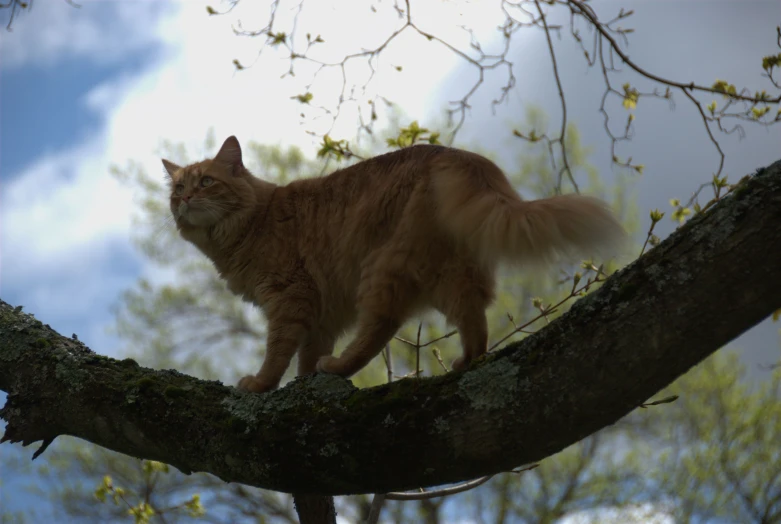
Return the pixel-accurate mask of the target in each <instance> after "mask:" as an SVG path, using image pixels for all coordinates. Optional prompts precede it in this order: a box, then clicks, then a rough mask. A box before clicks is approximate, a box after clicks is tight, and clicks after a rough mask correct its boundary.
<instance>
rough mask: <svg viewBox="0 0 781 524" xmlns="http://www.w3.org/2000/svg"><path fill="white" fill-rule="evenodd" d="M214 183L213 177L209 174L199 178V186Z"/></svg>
mask: <svg viewBox="0 0 781 524" xmlns="http://www.w3.org/2000/svg"><path fill="white" fill-rule="evenodd" d="M213 183H214V179H213V178H212V177H210V176H205V177H203V178H202V179H201V187H209V186H210V185H212V184H213Z"/></svg>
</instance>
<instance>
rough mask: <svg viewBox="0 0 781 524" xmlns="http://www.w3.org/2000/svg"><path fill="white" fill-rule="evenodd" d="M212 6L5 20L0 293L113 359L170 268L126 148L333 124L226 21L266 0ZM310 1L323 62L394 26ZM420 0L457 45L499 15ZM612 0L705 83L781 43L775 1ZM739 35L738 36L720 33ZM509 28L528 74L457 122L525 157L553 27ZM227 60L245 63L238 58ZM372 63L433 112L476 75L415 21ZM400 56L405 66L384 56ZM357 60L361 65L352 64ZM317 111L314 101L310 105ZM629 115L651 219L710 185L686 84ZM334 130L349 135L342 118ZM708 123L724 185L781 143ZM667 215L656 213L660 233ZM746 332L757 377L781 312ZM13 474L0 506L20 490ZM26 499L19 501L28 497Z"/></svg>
mask: <svg viewBox="0 0 781 524" xmlns="http://www.w3.org/2000/svg"><path fill="white" fill-rule="evenodd" d="M207 5H213V6H214V7H215V8H219V7H220V5H219V4H218V3H216V2H215V3H213V4H212V3H210V2H203V1H196V0H190V1H186V2H184V1H180V2H173V1H171V2H151V1H141V0H138V1H130V0H126V1H95V0H93V1H83V2H81V7H80V8H74V7H72V6H70V5H69V4H67V3H66V2H64V1H58V0H50V1H47V2H42V1H39V2H35V3H34V4H33V8H32V10H31V11H30V12H26V13H22V14H21V15H20V16H19V17H18V18H17V19H16V21H15V25H14V28H13V31H12V32H3V34H0V297H2V299H3V300H5V301H6V302H9V303H10V304H12V305H23V306H24V307H25V310H26V311H29V312H32V313H34V314H35V315H36V317H37V318H39V319H41V320H43V321H44V322H46V323H48V324H50V325H51V326H52V327H53V328H54V329H56V330H58V331H60V332H61V333H64V334H68V335H69V334H71V333H77V334H78V336H79V338H80V339H81V340H83V341H84V342H85V343H86V344H87V345H88V346H90V347H91V348H93V349H95V350H96V351H98V352H99V353H102V354H106V355H116V354H117V348H118V346H119V344H118V341H117V340H116V339H115V338H113V337H112V335H110V334H109V333H108V332H107V328H108V327H110V325H111V322H112V320H113V316H112V314H111V307H112V305H114V304H116V303H117V300H118V298H119V296H120V294H121V292H122V291H123V290H125V289H127V288H129V287H131V286H132V285H133V283H134V282H135V281H136V280H137V279H138V278H139V277H141V276H146V277H150V278H153V279H155V278H157V279H162V278H166V277H165V276H164V275H161V274H160V273H158V272H157V271H158V270H157V269H156V268H155V267H153V266H152V265H150V264H149V263H148V262H147V261H146V260H144V258H143V257H141V256H140V254H139V253H138V252H137V250H136V248H135V247H134V246H133V244H132V242H131V235H132V227H133V225H132V221H131V217H132V214H133V211H134V209H135V201H134V198H135V196H134V194H133V191H132V190H131V189H129V188H128V187H127V186H125V185H122V184H121V183H119V182H118V181H116V180H115V179H114V178H113V177H112V176H111V175H110V173H109V168H110V166H111V165H112V164H119V165H123V164H125V163H126V162H127V161H129V160H134V161H137V162H140V164H141V165H142V166H143V167H144V168H146V169H147V170H148V172H150V173H158V172H159V173H160V176H161V177H162V168H161V166H160V158H159V155H158V154H157V151H158V149H159V146H160V144H161V142H162V141H163V140H171V141H174V142H183V143H185V144H188V145H189V146H190V147H191V148H192V149H193V150H196V151H197V150H198V148H199V147H200V144H202V143H203V140H204V138H205V137H206V134H207V132H208V131H209V129H213V130H214V132H215V136H216V137H217V139H218V141H221V140H222V138H223V137H227V136H229V135H231V134H235V135H237V136H238V137H239V139H240V140H241V141H242V142H245V141H249V140H255V141H258V142H262V143H279V144H283V145H298V146H300V147H302V148H303V149H304V151H306V152H311V153H313V152H314V151H315V140H314V139H313V138H312V137H311V136H310V135H308V134H307V133H306V131H307V130H308V129H312V128H313V127H314V128H315V129H322V127H319V128H318V126H323V125H325V123H326V122H327V120H320V121H315V122H312V121H311V120H307V121H306V122H305V123H303V124H302V119H301V117H300V116H299V115H300V113H301V112H302V106H301V105H300V104H299V103H298V102H296V101H294V100H291V96H292V95H294V94H298V93H303V92H304V91H305V90H306V84H307V75H306V73H307V69H306V68H305V67H304V68H301V69H300V70H299V71H298V74H297V75H296V77H286V78H280V77H281V76H282V75H283V74H284V73H285V71H286V70H287V62H286V61H285V60H282V59H281V58H280V55H278V54H274V53H265V52H264V53H263V54H260V55H258V49H259V48H260V44H261V42H260V40H259V39H257V38H255V39H253V38H241V37H237V36H235V35H234V33H233V31H232V30H231V28H232V25H234V24H236V23H237V21H238V20H241V21H242V23H243V24H244V27H246V28H253V27H255V26H260V25H262V24H261V23H260V21H262V20H265V18H264V17H266V16H267V2H253V3H250V2H247V1H245V2H242V3H241V4H239V7H238V8H237V9H236V10H235V11H234V12H232V13H231V14H230V15H227V16H224V17H214V16H208V14H207V12H206V6H207ZM311 5H312V7H311V10H307V11H306V15H305V16H303V17H302V19H301V20H300V21H299V23H300V24H301V27H303V28H308V27H312V28H313V29H312V33H313V35H314V34H316V33H322V35H323V38H324V39H325V40H326V42H327V43H328V52H327V53H325V54H324V55H323V57H324V59H333V58H335V57H337V56H339V54H340V53H343V52H344V51H345V50H353V51H354V50H355V49H356V48H358V47H360V46H364V47H368V46H370V45H376V44H377V43H379V42H380V41H381V40H382V39H383V38H384V37H383V36H382V35H384V34H387V31H388V28H389V25H388V24H397V23H398V22H397V20H396V19H395V18H394V17H393V15H392V9H391V7H392V6H391V4H390V3H389V2H384V3H380V4H377V5H378V6H380V8H379V12H377V13H373V12H371V10H370V5H371V3H368V2H361V1H360V0H349V1H343V2H340V3H339V8H338V9H337V8H336V7H334V3H333V2H319V3H313V4H311ZM413 6H417V7H415V9H416V10H415V11H414V14H413V16H414V17H415V18H416V20H417V21H418V23H419V25H420V26H421V27H424V28H427V29H430V30H432V31H435V30H436V31H437V34H438V35H442V36H444V37H445V38H448V39H450V40H452V41H457V42H461V43H463V42H464V38H466V37H465V34H464V33H463V32H462V31H461V30H459V29H458V28H457V26H458V24H460V23H469V24H470V25H471V26H473V27H474V28H475V29H476V34H477V35H478V36H479V37H482V36H485V35H487V34H489V33H490V32H491V31H492V30H493V28H494V27H495V25H496V24H497V23H498V21H499V20H500V19H499V18H498V11H496V10H491V9H489V8H487V7H483V6H478V5H477V3H475V2H466V3H465V2H444V3H443V2H440V1H434V0H421V1H420V2H418V3H414V2H413ZM620 6H624V7H626V8H634V9H635V11H636V14H635V16H634V17H633V18H632V19H631V22H628V23H627V25H630V26H632V27H635V28H636V31H635V33H634V34H633V35H632V36H631V46H630V56H631V57H632V59H634V60H636V61H637V62H638V63H641V64H644V65H646V66H647V68H648V69H649V70H653V71H654V72H656V73H658V74H661V75H665V76H668V77H671V78H676V79H681V80H687V81H688V80H693V81H697V82H701V83H705V84H710V83H712V82H713V81H714V80H715V79H716V78H729V79H730V80H731V81H733V82H734V83H736V84H738V85H743V84H745V85H747V86H749V87H750V88H751V89H752V90H756V89H762V88H765V87H766V84H765V83H763V80H762V78H761V77H760V73H761V69H760V67H759V65H758V64H759V62H760V60H761V56H763V55H764V54H769V53H771V52H778V50H777V49H775V47H774V46H775V24H777V23H778V20H779V19H781V17H780V16H779V15H781V9H780V8H779V7H778V4H777V2H773V1H770V0H769V1H759V0H757V1H753V2H728V1H718V2H700V1H689V2H672V1H661V2H654V3H649V2H645V3H643V2H621V3H617V2H613V1H605V2H600V3H599V9H603V8H604V12H605V13H613V12H615V11H617V10H618V8H619V7H620ZM345 13H347V14H349V16H347V15H346V14H345ZM0 15H2V16H6V15H5V14H3V13H0ZM291 16H292V11H290V10H287V9H286V10H280V12H279V13H278V17H279V19H280V20H282V23H284V20H285V19H286V17H287V19H288V20H289V19H290V17H291ZM346 17H347V18H349V19H350V23H349V24H348V23H347V18H346ZM2 21H3V20H2V19H0V22H2ZM359 21H360V22H359ZM562 21H566V20H562ZM729 34H733V35H740V38H737V37H736V38H723V37H722V36H723V35H729ZM720 35H721V36H720ZM516 36H517V38H516V39H515V44H514V48H513V52H512V54H511V57H512V60H513V62H514V64H515V74H516V77H517V85H516V87H515V88H514V89H513V90H512V91H511V92H510V96H509V101H508V103H507V104H505V105H503V106H500V107H499V109H498V110H497V112H496V114H495V115H494V114H492V112H491V109H490V100H491V99H492V98H494V97H496V96H497V93H498V89H499V86H500V85H501V83H502V81H503V78H502V77H501V73H498V74H491V75H489V76H488V77H487V80H486V82H485V84H484V85H483V86H482V87H481V89H480V90H479V91H478V92H477V94H476V95H475V97H474V99H473V101H472V109H471V111H470V113H469V116H468V118H467V121H466V123H465V125H464V128H463V132H462V135H461V140H462V141H463V142H465V143H478V144H480V145H482V146H483V147H486V148H490V149H493V150H495V151H496V152H497V154H498V155H499V157H500V158H502V159H504V160H505V161H511V159H512V158H514V155H517V152H518V150H519V145H518V143H517V142H514V139H513V138H512V137H511V136H510V133H509V129H511V128H512V126H514V125H516V124H517V123H518V122H521V121H523V115H524V111H525V108H526V107H527V105H528V104H537V105H539V106H541V107H543V108H544V109H545V110H546V111H547V112H548V113H549V115H550V118H551V122H552V123H556V122H557V118H558V115H559V111H560V109H559V99H558V96H557V93H556V86H555V83H554V82H553V77H552V75H551V69H550V67H551V66H550V60H549V58H548V55H547V53H548V50H547V46H546V44H545V41H544V39H543V38H542V34H541V33H540V32H539V31H537V32H533V31H522V32H519V33H518V34H517V35H516ZM494 44H496V43H494ZM555 45H556V49H557V53H558V59H559V66H560V70H561V73H562V81H563V83H564V87H565V91H566V93H567V98H568V116H569V118H570V120H571V121H573V122H575V123H576V124H577V125H578V126H579V128H580V129H581V131H582V133H583V136H584V140H585V142H586V143H587V144H588V145H590V146H592V147H593V148H594V154H593V156H592V158H591V160H592V162H594V163H595V164H596V165H597V166H598V167H599V168H600V170H601V171H602V172H604V173H605V174H606V175H607V176H608V177H609V176H610V173H611V167H610V163H609V158H610V157H609V153H608V149H607V145H608V142H607V140H606V136H605V134H604V131H603V128H602V125H603V124H602V116H601V115H600V114H599V112H598V111H597V108H598V105H599V97H600V96H601V92H602V85H601V83H600V82H601V76H600V74H599V71H598V70H596V69H589V68H587V67H586V65H585V63H584V61H583V60H582V56H581V52H580V51H579V50H578V48H577V47H576V46H575V45H574V44H572V42H571V39H569V38H568V37H567V35H566V32H564V33H563V34H562V38H561V40H560V41H556V42H555ZM486 50H487V51H490V50H489V49H488V48H486ZM774 50H775V51H774ZM329 53H330V55H329ZM234 59H237V60H239V61H240V63H242V64H245V65H249V64H253V67H251V68H248V69H245V70H243V71H239V72H237V71H236V68H235V67H234V65H233V64H232V61H233V60H234ZM381 63H382V64H383V69H381V70H380V71H379V72H378V74H377V77H376V78H375V80H374V87H372V88H370V90H369V95H371V94H372V93H374V92H377V93H380V94H385V95H389V96H391V97H392V98H393V99H394V101H396V102H397V103H398V104H399V105H400V107H402V108H403V110H404V111H405V112H406V114H408V115H412V116H413V117H414V118H418V119H420V120H421V121H422V122H424V123H425V122H426V121H429V122H433V121H435V120H436V119H437V118H439V116H440V115H441V112H442V109H443V108H444V107H446V103H447V101H449V100H454V99H458V98H461V96H463V94H464V91H465V88H466V89H468V87H469V86H470V85H471V84H470V82H472V81H473V78H474V76H473V75H474V74H475V71H474V70H473V69H472V68H470V67H469V66H468V65H466V64H464V63H463V62H462V61H460V60H459V59H458V58H457V57H456V56H455V55H453V54H452V53H450V52H448V51H447V50H446V49H443V48H442V47H441V46H438V45H436V42H431V43H429V42H426V41H425V39H423V38H422V37H420V36H419V35H418V36H415V35H413V34H411V33H410V34H405V35H402V37H401V38H399V39H398V40H397V41H396V42H394V44H393V45H392V46H389V47H388V48H387V50H386V53H385V54H384V55H383V56H382V62H381ZM399 64H403V70H402V71H397V70H396V69H395V68H394V67H393V66H395V65H399ZM348 72H349V73H350V74H356V75H365V74H366V73H367V71H366V70H365V69H361V68H360V67H359V66H355V68H352V69H350V70H349V71H348ZM624 81H630V82H633V83H637V84H638V85H641V86H642V85H644V84H643V83H642V82H641V81H640V80H638V78H637V77H636V75H631V74H627V75H626V76H625V77H618V79H617V80H616V81H615V84H616V85H617V86H620V85H621V83H622V82H624ZM318 82H319V83H318V84H316V87H315V88H313V93H314V95H315V97H316V98H317V100H323V101H325V102H328V101H329V100H333V99H334V97H336V96H338V92H339V87H340V86H339V75H338V74H337V73H335V72H331V73H329V72H327V71H326V72H325V74H324V75H323V76H322V77H321V78H320V80H319V81H318ZM312 111H313V110H311V109H308V108H307V109H306V112H308V113H309V117H311V116H312V115H313V114H314V113H313V112H312ZM614 114H615V115H616V118H617V119H619V118H621V119H623V118H625V113H621V112H620V111H616V112H615V113H614ZM346 115H347V117H349V116H350V113H349V112H348V113H346ZM636 117H637V119H636V122H637V131H636V134H635V137H634V139H633V141H632V143H631V144H629V145H628V146H627V147H625V148H624V149H621V154H622V155H624V156H628V155H632V156H634V159H635V161H636V162H640V163H643V164H645V166H646V169H645V172H644V174H643V175H642V177H638V179H637V181H636V182H635V184H634V186H633V189H634V191H635V193H636V194H637V198H638V203H639V207H640V209H641V210H642V213H643V214H642V215H641V217H642V218H643V219H645V217H646V216H647V210H648V209H651V208H655V207H658V208H660V209H662V210H664V211H669V204H668V200H669V199H670V198H673V197H678V198H681V199H685V198H687V197H688V195H690V194H691V192H692V191H693V190H694V189H696V187H697V186H698V185H699V184H701V183H703V182H706V181H708V180H709V179H710V176H711V173H712V172H713V171H714V170H715V168H716V165H717V162H718V158H717V156H716V155H715V154H714V151H713V147H712V145H711V144H710V143H709V142H708V140H707V135H706V134H705V131H704V129H703V128H702V123H701V122H700V121H699V120H698V116H697V114H696V112H695V111H694V110H693V108H692V107H691V106H690V105H689V104H687V103H686V100H685V99H684V98H683V97H681V96H680V95H678V96H677V98H676V107H675V109H674V110H670V108H669V107H668V105H667V103H666V102H663V101H645V100H641V103H640V104H639V106H638V108H637V110H636ZM332 135H333V136H335V137H346V138H349V137H351V136H352V127H351V123H350V120H349V118H345V119H344V120H343V122H342V124H341V125H337V126H336V127H335V128H334V130H333V131H332ZM717 138H719V140H720V142H721V144H722V147H723V149H724V150H725V152H726V153H727V161H726V166H725V173H727V174H728V176H729V177H730V180H735V179H737V178H739V177H741V176H742V175H744V174H748V173H751V172H753V171H754V169H756V168H757V167H761V166H764V165H767V164H769V163H771V162H772V161H775V160H778V159H779V158H781V147H780V146H781V127H774V128H758V127H756V126H751V125H748V126H746V137H745V138H744V139H742V140H740V139H738V137H737V136H736V135H730V136H723V135H721V136H717ZM470 141H471V142H470ZM642 224H643V225H642V226H641V227H643V228H644V227H646V226H647V221H646V222H642ZM671 229H672V224H671V223H667V222H665V223H664V225H663V229H662V233H665V234H666V233H669V231H670V230H671ZM735 345H736V346H737V347H743V348H749V349H747V350H746V351H745V352H744V358H745V360H746V362H748V363H750V364H751V369H752V370H753V371H752V372H754V373H755V374H756V376H758V377H759V376H761V371H760V370H759V367H758V364H761V363H770V362H772V361H774V360H775V359H777V355H778V329H777V325H776V326H773V325H772V324H770V323H768V322H765V323H763V324H762V325H760V326H758V327H757V328H755V329H753V330H751V331H750V332H749V333H747V334H746V335H745V336H744V337H742V338H741V339H739V340H738V341H736V342H735ZM3 398H4V397H3V396H0V401H2V400H3ZM12 449H15V448H11V447H10V446H7V445H6V446H0V457H2V455H3V454H4V453H11V452H16V451H11V450H12ZM24 453H29V451H28V450H24ZM4 481H5V482H6V484H5V485H4V486H3V487H1V488H0V490H3V489H4V490H6V491H5V492H0V505H2V504H3V503H4V501H7V500H8V498H6V497H8V495H7V494H8V492H9V490H12V489H13V487H9V485H8V480H7V479H4ZM25 500H26V499H24V498H19V499H17V500H16V502H15V503H16V504H17V505H21V506H24V504H26V503H28V502H29V500H28V502H25Z"/></svg>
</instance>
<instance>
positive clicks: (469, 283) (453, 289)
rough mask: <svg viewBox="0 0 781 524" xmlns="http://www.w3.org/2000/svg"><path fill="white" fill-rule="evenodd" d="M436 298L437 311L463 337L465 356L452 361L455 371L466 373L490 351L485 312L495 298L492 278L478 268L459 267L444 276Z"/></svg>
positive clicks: (485, 271) (457, 265)
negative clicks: (468, 367)
mask: <svg viewBox="0 0 781 524" xmlns="http://www.w3.org/2000/svg"><path fill="white" fill-rule="evenodd" d="M433 298H434V305H435V307H436V308H437V309H438V310H439V311H441V312H442V313H443V314H444V315H445V318H447V321H448V323H450V324H452V325H454V326H455V327H456V329H457V330H458V334H459V336H460V337H461V347H462V350H463V353H462V355H461V356H460V357H458V358H457V359H455V361H453V364H452V367H453V370H456V371H458V370H461V369H465V368H466V367H467V366H468V365H469V364H470V362H472V361H473V360H475V359H477V358H479V357H481V356H482V355H484V354H485V353H486V351H487V348H488V321H487V319H486V316H485V310H486V309H487V308H488V306H489V305H490V304H491V302H492V301H493V298H494V279H493V275H492V274H491V273H490V272H489V271H487V270H482V269H479V268H477V267H470V266H466V265H464V266H460V264H456V265H455V267H453V268H450V270H446V271H445V272H443V274H442V275H441V277H440V279H439V282H438V283H437V285H436V287H435V289H434V297H433Z"/></svg>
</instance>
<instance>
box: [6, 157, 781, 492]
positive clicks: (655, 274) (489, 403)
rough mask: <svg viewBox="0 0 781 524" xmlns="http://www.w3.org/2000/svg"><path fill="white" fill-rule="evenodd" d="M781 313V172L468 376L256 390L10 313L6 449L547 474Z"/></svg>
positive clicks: (344, 484) (269, 466) (214, 463)
mask: <svg viewBox="0 0 781 524" xmlns="http://www.w3.org/2000/svg"><path fill="white" fill-rule="evenodd" d="M780 307H781V162H776V163H775V164H773V165H772V166H770V167H769V168H767V169H764V170H762V171H760V172H758V173H757V174H756V175H754V176H752V177H750V178H749V179H748V180H746V181H745V182H744V183H743V185H742V186H741V188H740V190H738V191H735V192H734V194H733V195H731V196H729V197H727V198H725V199H723V200H722V201H721V202H719V203H718V204H716V205H715V206H713V207H712V208H711V209H710V210H708V211H707V212H706V213H704V214H702V215H699V216H697V217H695V218H694V219H692V220H691V221H690V222H689V223H688V224H686V225H685V226H684V227H681V228H680V229H679V230H678V231H676V232H675V233H674V234H672V235H671V236H670V237H669V238H668V239H666V240H665V241H664V242H662V243H661V244H660V245H659V246H658V247H656V248H655V249H653V250H652V251H650V252H649V253H647V254H646V255H645V256H643V257H641V258H640V259H639V260H637V261H635V262H634V263H632V264H631V265H630V266H628V267H626V268H625V269H623V270H622V271H620V272H619V273H617V274H615V275H613V276H612V277H610V279H608V281H607V282H606V283H605V284H604V285H603V286H602V287H601V288H600V289H599V290H598V291H596V292H594V293H593V294H591V295H589V296H588V297H586V298H584V299H582V300H580V301H578V302H577V303H576V304H575V305H574V306H573V307H572V309H571V311H570V312H568V313H567V314H566V315H563V316H562V317H561V318H559V319H558V320H556V321H555V322H552V323H551V324H550V325H549V326H548V327H546V328H545V329H543V330H541V331H540V332H539V333H537V334H536V335H533V336H530V337H528V338H527V339H525V340H524V341H522V342H520V343H514V344H510V345H509V346H507V347H505V348H504V349H502V350H501V351H497V352H495V353H492V354H490V355H488V356H487V357H485V358H484V359H481V360H480V361H478V362H477V363H475V364H473V365H472V367H471V368H470V369H468V370H467V371H465V372H460V373H449V374H447V375H444V376H440V377H434V378H426V379H420V380H415V379H405V380H400V381H398V382H394V383H392V384H387V385H383V386H378V387H374V388H369V389H363V390H359V389H357V388H355V387H353V385H352V384H351V383H350V382H349V381H347V380H344V379H341V378H338V377H335V376H330V375H311V376H307V377H301V378H297V379H296V380H294V381H293V382H291V383H290V384H288V385H287V386H286V387H284V388H282V389H280V390H278V391H275V392H271V393H268V394H262V395H257V394H248V393H243V392H239V391H237V390H235V389H234V388H232V387H226V386H224V385H222V384H221V383H219V382H207V381H202V380H198V379H195V378H192V377H189V376H186V375H183V374H181V373H178V372H176V371H173V370H151V369H146V368H142V367H139V366H138V365H137V364H136V363H135V362H133V361H132V360H122V361H118V360H113V359H109V358H105V357H101V356H99V355H96V354H95V353H93V352H92V351H90V350H89V349H88V348H86V347H85V346H84V345H83V344H82V343H80V342H79V341H77V340H75V339H72V338H66V337H63V336H61V335H59V334H57V333H56V332H54V331H53V330H52V329H51V328H49V327H48V326H46V325H44V324H42V323H41V322H39V321H37V320H35V319H34V318H33V317H32V316H31V315H28V314H25V313H23V312H22V311H21V308H16V309H15V308H13V307H12V306H10V305H8V304H6V303H4V302H1V301H0V389H2V390H4V391H7V392H8V393H9V396H8V401H7V403H6V405H5V407H4V408H3V409H2V410H0V416H2V418H3V419H5V420H6V421H7V422H8V426H7V428H6V432H5V436H4V437H3V440H6V441H11V442H17V441H19V442H22V443H24V444H29V443H32V442H35V441H43V442H44V443H46V442H50V441H51V440H52V439H54V438H55V437H57V436H59V435H73V436H76V437H80V438H82V439H85V440H88V441H90V442H93V443H95V444H98V445H100V446H103V447H106V448H109V449H112V450H115V451H119V452H121V453H125V454H128V455H132V456H135V457H140V458H146V459H153V460H158V461H162V462H166V463H168V464H171V465H173V466H176V467H177V468H179V469H180V470H182V471H184V472H191V471H207V472H209V473H212V474H214V475H217V476H218V477H220V478H222V479H224V480H226V481H232V482H241V483H244V484H248V485H253V486H258V487H262V488H267V489H272V490H278V491H285V492H296V493H310V494H321V495H344V494H350V493H385V492H388V491H393V490H403V489H410V488H416V487H419V486H431V485H437V484H443V483H448V482H455V481H461V480H465V479H469V478H474V477H478V476H481V475H486V474H491V473H497V472H500V471H506V470H509V469H511V468H513V467H515V466H519V465H521V464H526V463H530V462H534V461H538V460H540V459H542V458H544V457H547V456H549V455H551V454H553V453H556V452H557V451H560V450H561V449H563V448H565V447H566V446H568V445H570V444H573V443H575V442H577V441H578V440H580V439H582V438H584V437H586V436H587V435H589V434H591V433H593V432H595V431H597V430H599V429H600V428H603V427H605V426H607V425H610V424H613V423H614V422H616V421H617V420H618V419H620V418H621V417H623V416H625V415H626V414H627V413H629V412H630V411H632V410H633V409H634V408H635V407H637V406H638V405H639V404H641V403H642V402H644V401H646V400H647V399H648V398H649V397H651V396H652V395H653V394H654V393H656V392H657V391H659V390H660V389H662V388H664V387H665V386H667V385H668V384H670V382H672V381H673V380H675V379H676V378H677V377H678V376H680V375H681V374H683V373H685V372H686V371H687V370H688V369H689V368H691V367H692V366H693V365H695V364H697V363H698V362H700V361H701V360H702V359H704V358H705V357H707V356H708V355H710V354H711V353H713V352H714V351H716V350H717V349H718V348H719V347H721V346H723V345H724V344H726V343H727V342H729V341H730V340H732V339H733V338H735V337H737V336H738V335H739V334H741V333H742V332H744V331H745V330H747V329H749V328H750V327H752V326H754V325H755V324H757V323H758V322H760V321H761V320H763V319H764V318H765V317H767V316H768V315H769V314H771V313H772V312H773V311H774V310H776V309H778V308H780Z"/></svg>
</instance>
